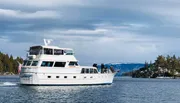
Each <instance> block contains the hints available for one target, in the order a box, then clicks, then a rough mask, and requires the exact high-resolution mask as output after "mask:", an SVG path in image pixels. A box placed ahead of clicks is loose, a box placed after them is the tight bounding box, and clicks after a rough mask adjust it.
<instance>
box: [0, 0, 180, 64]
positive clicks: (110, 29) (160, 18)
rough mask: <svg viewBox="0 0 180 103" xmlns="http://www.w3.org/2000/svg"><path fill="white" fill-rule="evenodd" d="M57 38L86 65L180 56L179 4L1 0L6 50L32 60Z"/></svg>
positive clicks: (1, 41)
mask: <svg viewBox="0 0 180 103" xmlns="http://www.w3.org/2000/svg"><path fill="white" fill-rule="evenodd" d="M44 38H46V39H53V43H52V45H56V46H59V47H67V48H73V49H74V51H75V56H76V58H77V59H78V60H79V63H80V64H83V65H85V64H88V65H91V64H93V63H120V62H121V63H144V62H145V61H154V60H155V59H156V57H157V56H158V55H165V56H166V55H173V54H175V55H177V56H180V47H179V44H180V1H179V0H0V51H1V52H3V53H8V54H9V55H10V54H12V55H13V56H21V57H23V58H25V57H26V51H27V50H28V49H29V47H30V46H33V45H40V44H43V39H44Z"/></svg>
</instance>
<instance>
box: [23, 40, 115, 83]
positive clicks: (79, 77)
mask: <svg viewBox="0 0 180 103" xmlns="http://www.w3.org/2000/svg"><path fill="white" fill-rule="evenodd" d="M49 43H50V41H46V40H45V45H44V46H42V45H40V46H32V47H30V49H29V51H28V54H27V58H26V60H24V63H23V65H22V67H21V72H20V84H22V85H95V84H111V83H112V82H113V78H114V75H115V74H116V72H114V71H113V70H112V69H111V70H110V69H106V70H105V71H101V72H99V71H98V69H97V68H96V67H89V66H79V65H78V61H77V59H76V58H75V57H74V52H73V50H72V49H70V48H59V47H57V46H48V45H49Z"/></svg>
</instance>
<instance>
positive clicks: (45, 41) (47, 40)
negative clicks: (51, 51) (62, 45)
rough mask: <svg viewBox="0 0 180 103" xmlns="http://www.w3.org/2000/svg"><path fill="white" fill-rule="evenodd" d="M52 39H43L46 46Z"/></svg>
mask: <svg viewBox="0 0 180 103" xmlns="http://www.w3.org/2000/svg"><path fill="white" fill-rule="evenodd" d="M52 41H53V40H52V39H44V45H45V46H48V45H49V44H51V42H52Z"/></svg>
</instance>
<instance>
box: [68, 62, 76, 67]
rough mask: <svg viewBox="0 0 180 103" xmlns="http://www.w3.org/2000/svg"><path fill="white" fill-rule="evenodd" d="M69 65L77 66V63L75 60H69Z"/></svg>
mask: <svg viewBox="0 0 180 103" xmlns="http://www.w3.org/2000/svg"><path fill="white" fill-rule="evenodd" d="M69 66H78V63H77V62H70V63H69Z"/></svg>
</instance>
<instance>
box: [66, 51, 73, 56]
mask: <svg viewBox="0 0 180 103" xmlns="http://www.w3.org/2000/svg"><path fill="white" fill-rule="evenodd" d="M65 53H66V55H73V54H74V53H73V50H65Z"/></svg>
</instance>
